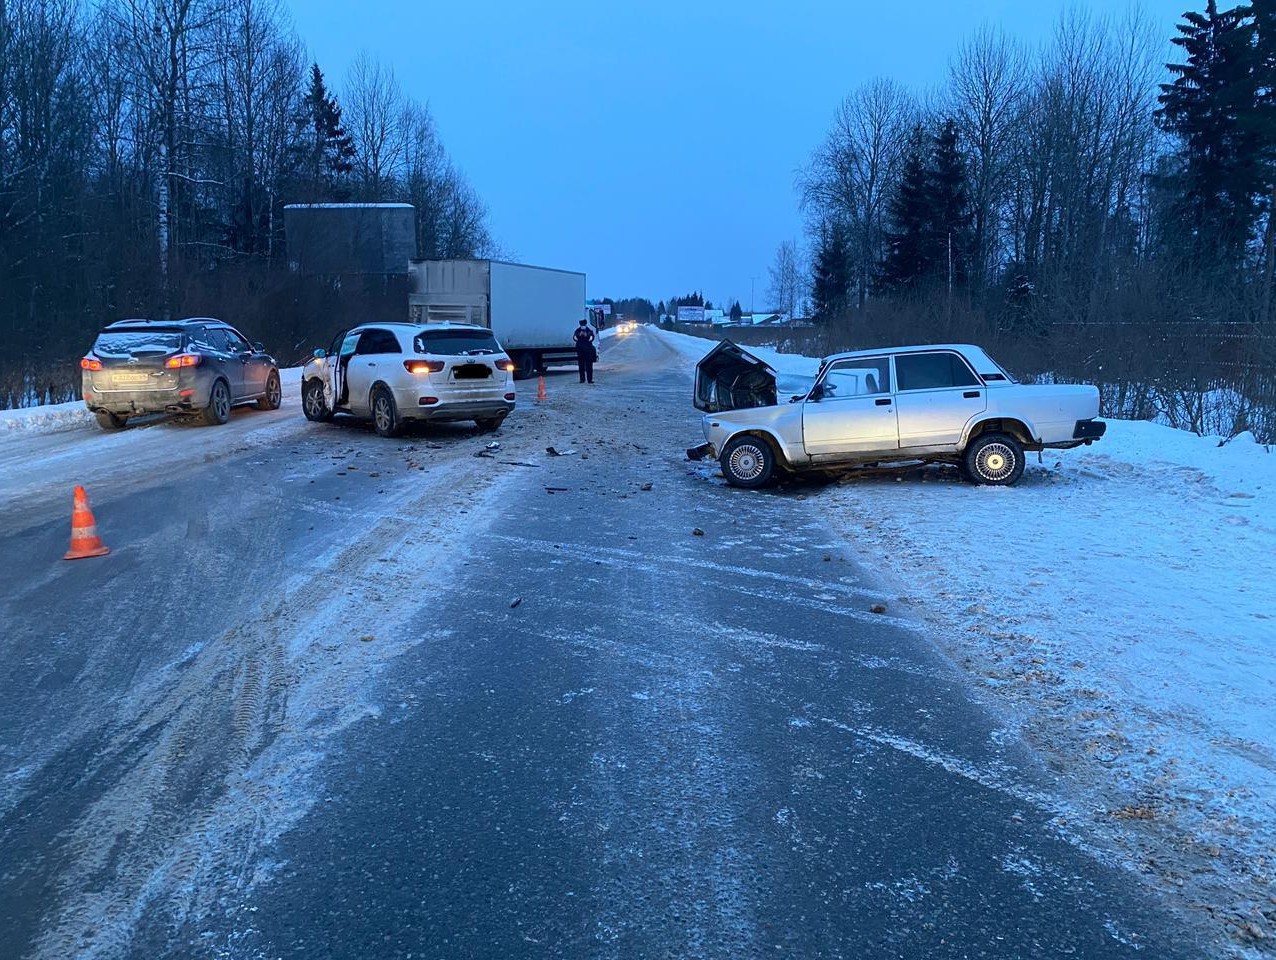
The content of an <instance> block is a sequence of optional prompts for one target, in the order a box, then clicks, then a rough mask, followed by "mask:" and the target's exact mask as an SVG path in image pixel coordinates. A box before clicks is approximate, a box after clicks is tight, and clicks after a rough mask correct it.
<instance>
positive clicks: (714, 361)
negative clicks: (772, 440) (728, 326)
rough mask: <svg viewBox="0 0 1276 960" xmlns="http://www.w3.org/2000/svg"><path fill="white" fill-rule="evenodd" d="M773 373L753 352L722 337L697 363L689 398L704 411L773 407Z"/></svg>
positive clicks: (774, 403)
mask: <svg viewBox="0 0 1276 960" xmlns="http://www.w3.org/2000/svg"><path fill="white" fill-rule="evenodd" d="M775 376H776V375H775V371H774V370H773V369H771V367H769V366H768V365H767V364H765V363H763V362H762V361H761V360H759V359H758V358H757V357H755V356H754V355H753V354H751V353H749V352H748V351H747V350H745V349H743V348H742V347H740V346H739V345H737V344H735V343H732V342H731V341H730V340H723V341H722V342H721V343H719V344H718V345H717V346H716V347H714V348H713V349H712V350H710V351H709V352H708V353H707V354H705V355H704V357H703V358H702V359H701V360H700V362H699V363H697V364H696V386H695V393H694V395H693V396H692V400H691V402H692V403H694V404H695V407H696V409H697V410H703V411H704V412H705V413H718V412H719V411H721V410H743V409H746V408H748V407H774V406H775V405H776V392H775Z"/></svg>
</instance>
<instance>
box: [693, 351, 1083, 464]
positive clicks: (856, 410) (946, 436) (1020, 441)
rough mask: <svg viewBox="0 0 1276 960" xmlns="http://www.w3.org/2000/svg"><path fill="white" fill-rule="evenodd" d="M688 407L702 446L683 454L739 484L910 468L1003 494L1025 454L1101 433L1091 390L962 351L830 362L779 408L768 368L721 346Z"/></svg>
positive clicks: (841, 357)
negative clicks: (1027, 380) (950, 472)
mask: <svg viewBox="0 0 1276 960" xmlns="http://www.w3.org/2000/svg"><path fill="white" fill-rule="evenodd" d="M694 402H695V405H696V408H697V409H699V410H703V411H705V417H704V424H703V425H704V436H705V440H706V441H707V442H706V443H705V444H703V445H702V446H700V447H695V448H692V449H691V450H689V451H688V454H689V455H690V456H691V457H692V458H693V459H703V458H705V457H712V458H714V459H716V460H718V461H719V462H720V463H721V464H722V472H723V474H724V475H725V476H726V478H727V481H728V482H729V483H731V484H732V485H733V486H737V487H761V486H763V485H765V484H766V483H768V482H770V481H771V480H772V479H773V477H774V476H775V475H776V473H777V471H789V472H800V471H803V470H813V469H825V468H829V467H841V466H856V465H870V464H886V463H902V462H908V461H921V462H940V463H953V464H956V465H957V467H958V469H960V470H961V472H962V475H963V476H964V477H965V478H966V479H967V480H970V481H972V482H974V483H983V484H994V485H1002V486H1005V485H1009V484H1012V483H1014V482H1015V481H1016V480H1018V479H1019V478H1020V477H1021V476H1022V475H1023V470H1024V457H1025V453H1026V451H1039V450H1044V449H1047V448H1059V449H1066V448H1068V447H1076V446H1080V445H1082V444H1090V443H1093V442H1094V441H1095V440H1098V439H1099V438H1100V437H1102V436H1103V434H1104V431H1105V430H1106V429H1107V424H1105V423H1104V422H1103V421H1101V420H1097V419H1095V418H1096V417H1098V415H1099V391H1098V388H1096V387H1093V386H1083V385H1078V384H1021V383H1018V382H1016V381H1015V379H1014V378H1013V377H1012V376H1010V374H1009V373H1007V372H1006V371H1005V369H1003V368H1002V367H1001V366H1000V365H999V364H998V363H997V362H996V361H994V360H993V359H992V358H991V357H989V356H988V354H987V353H985V352H984V351H983V350H982V349H980V348H979V347H975V346H971V345H969V344H943V345H928V346H916V347H892V348H889V349H882V350H861V351H858V352H855V353H840V354H836V355H834V356H831V357H828V358H826V359H825V360H824V361H822V362H821V364H820V369H819V372H818V373H817V374H816V377H815V382H814V384H813V385H812V386H811V389H810V390H809V391H808V392H807V393H806V394H805V395H802V396H796V397H793V398H792V399H791V400H790V401H789V402H788V403H783V404H781V403H779V402H778V398H777V396H776V373H775V370H773V369H772V368H771V367H770V366H768V365H767V364H765V363H763V362H762V361H761V360H759V359H758V358H757V357H755V356H753V355H752V354H750V353H748V352H747V351H746V350H744V349H742V348H741V347H739V346H737V345H736V344H734V343H732V342H731V341H729V340H724V341H722V342H721V343H720V344H718V345H717V346H716V347H714V349H713V350H711V351H710V352H709V353H708V354H707V355H706V356H705V357H704V358H703V359H702V360H701V361H700V363H699V364H698V365H697V367H696V383H695V398H694Z"/></svg>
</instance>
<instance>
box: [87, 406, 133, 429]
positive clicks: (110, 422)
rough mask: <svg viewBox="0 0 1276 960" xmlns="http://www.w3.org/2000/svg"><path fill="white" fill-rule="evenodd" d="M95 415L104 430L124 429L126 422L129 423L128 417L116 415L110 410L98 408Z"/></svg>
mask: <svg viewBox="0 0 1276 960" xmlns="http://www.w3.org/2000/svg"><path fill="white" fill-rule="evenodd" d="M93 416H95V417H97V424H98V426H99V427H101V428H102V429H103V430H123V429H124V424H126V423H128V417H120V416H116V415H115V414H113V413H111V411H109V410H98V411H96V412H95V413H94V414H93Z"/></svg>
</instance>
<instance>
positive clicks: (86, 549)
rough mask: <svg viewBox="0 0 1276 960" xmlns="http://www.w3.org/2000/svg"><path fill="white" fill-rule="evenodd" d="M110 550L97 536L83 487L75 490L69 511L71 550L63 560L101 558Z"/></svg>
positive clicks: (87, 497) (95, 523)
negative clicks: (73, 500)
mask: <svg viewBox="0 0 1276 960" xmlns="http://www.w3.org/2000/svg"><path fill="white" fill-rule="evenodd" d="M110 552H111V551H110V549H108V548H107V546H106V544H104V543H103V542H102V538H101V537H99V536H98V535H97V521H95V520H94V519H93V511H92V510H90V509H89V495H88V494H87V493H85V492H84V488H83V487H76V488H75V506H74V508H73V509H72V510H71V549H70V550H68V551H67V552H66V556H65V557H63V558H62V559H63V560H80V559H83V558H84V557H102V556H105V555H106V554H108V553H110Z"/></svg>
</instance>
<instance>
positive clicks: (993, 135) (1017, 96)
mask: <svg viewBox="0 0 1276 960" xmlns="http://www.w3.org/2000/svg"><path fill="white" fill-rule="evenodd" d="M1026 90H1027V58H1026V56H1025V54H1024V52H1023V49H1022V48H1021V47H1020V46H1019V45H1018V44H1017V43H1015V42H1014V41H1012V40H1010V39H1009V38H1008V37H1006V36H1005V35H1004V34H1002V33H1000V32H999V31H995V30H993V29H991V28H988V27H985V28H984V29H982V30H979V31H978V32H976V33H975V34H973V35H972V36H971V37H970V38H969V39H967V40H966V41H965V42H964V43H963V44H962V45H961V47H960V48H959V49H958V51H957V54H956V56H955V57H954V58H953V60H952V62H951V64H950V65H949V87H948V104H947V112H948V114H949V115H950V116H952V118H953V119H954V121H955V122H956V123H957V128H958V132H959V133H960V135H961V139H962V142H963V143H964V144H965V145H966V149H967V151H968V152H969V160H970V171H971V177H970V182H971V197H970V199H971V207H972V213H973V223H972V238H971V243H972V247H973V249H972V250H971V257H972V260H973V268H972V270H971V273H972V276H973V277H974V279H975V281H976V283H977V284H982V283H984V282H986V281H987V280H988V279H989V278H990V274H991V273H992V270H993V268H994V266H995V265H996V263H997V261H998V259H999V258H1000V255H1001V253H1002V247H1001V224H1002V219H1003V216H1004V211H1005V204H1006V200H1007V193H1008V191H1009V179H1010V170H1011V148H1012V144H1013V141H1014V135H1015V134H1014V124H1015V119H1016V116H1017V115H1018V113H1019V110H1020V105H1021V103H1022V101H1023V97H1024V95H1025V93H1026Z"/></svg>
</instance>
